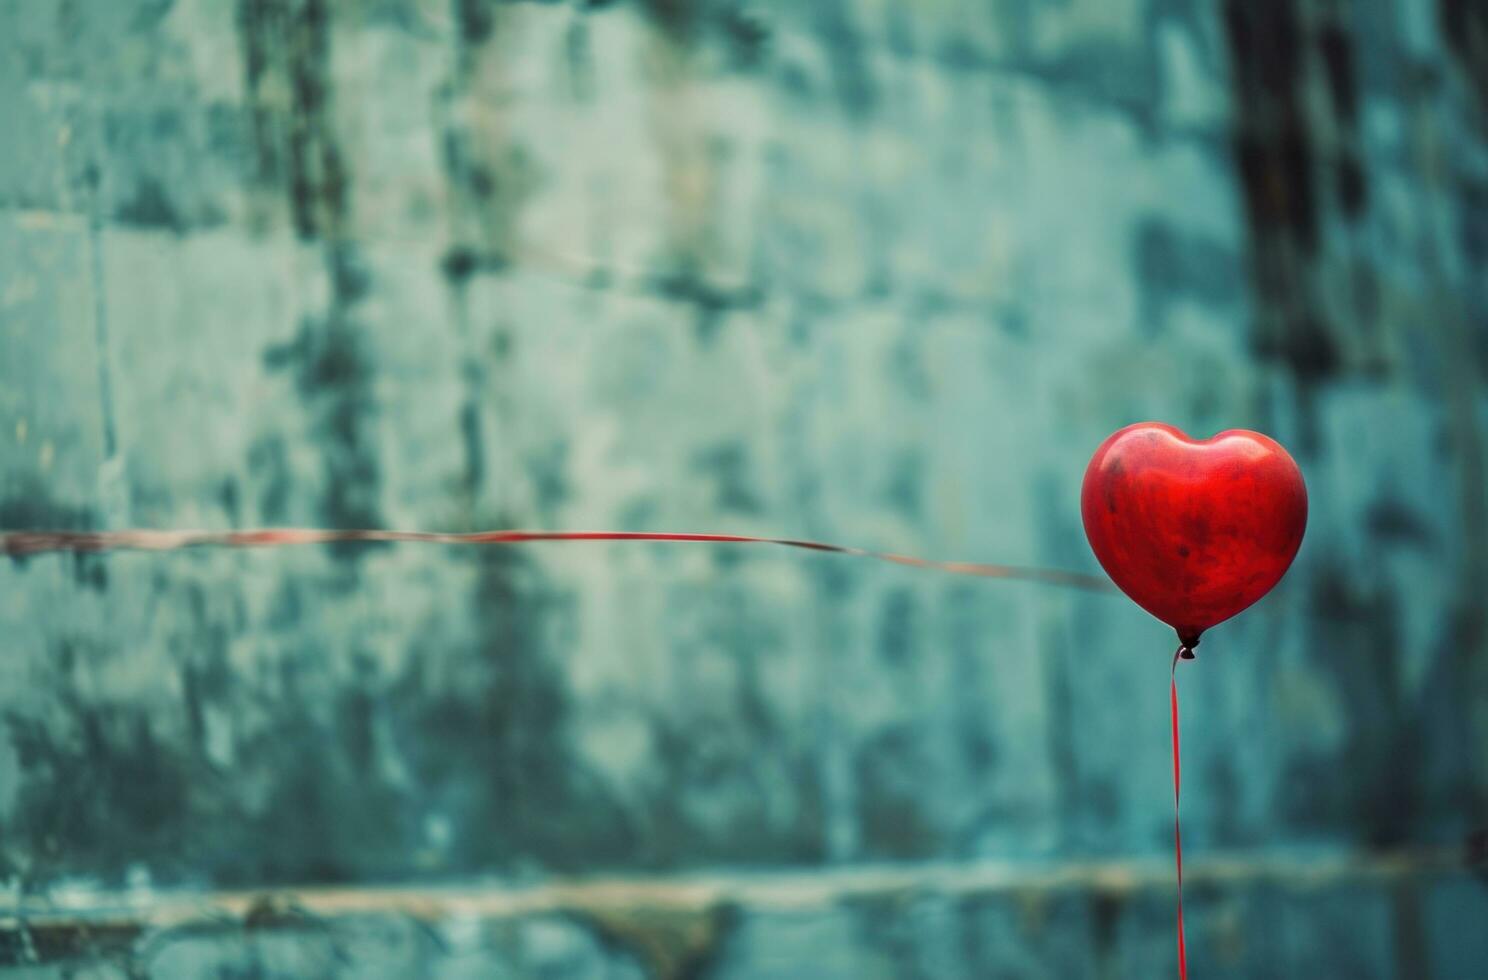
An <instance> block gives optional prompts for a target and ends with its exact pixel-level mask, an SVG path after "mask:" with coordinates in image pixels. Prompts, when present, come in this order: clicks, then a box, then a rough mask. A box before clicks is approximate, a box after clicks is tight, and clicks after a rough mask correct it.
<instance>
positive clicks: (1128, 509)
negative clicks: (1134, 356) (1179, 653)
mask: <svg viewBox="0 0 1488 980" xmlns="http://www.w3.org/2000/svg"><path fill="white" fill-rule="evenodd" d="M1080 514H1081V517H1082V518H1083V519H1084V522H1085V536H1086V537H1087V538H1089V539H1090V547H1091V549H1092V550H1094V551H1095V557H1096V558H1097V559H1099V561H1100V563H1101V567H1102V568H1104V569H1105V570H1106V574H1108V575H1110V576H1111V579H1112V581H1114V582H1115V583H1116V584H1117V586H1119V587H1120V588H1121V591H1122V592H1125V593H1126V594H1127V595H1128V596H1130V597H1131V599H1132V601H1133V602H1135V603H1136V604H1137V605H1139V606H1141V607H1142V608H1143V609H1145V610H1147V611H1148V612H1150V613H1151V614H1152V615H1154V616H1156V617H1157V618H1158V619H1160V620H1162V621H1163V622H1165V623H1167V624H1168V625H1169V626H1171V627H1173V628H1174V629H1175V630H1177V631H1178V637H1179V640H1180V642H1182V643H1183V645H1184V646H1185V647H1193V646H1196V645H1197V644H1198V642H1199V635H1200V634H1202V633H1203V632H1204V630H1206V629H1208V628H1209V627H1211V626H1213V625H1214V624H1216V623H1220V622H1223V621H1224V620H1226V619H1229V618H1230V617H1231V616H1233V615H1235V614H1236V613H1238V612H1240V611H1241V610H1242V609H1244V608H1246V607H1247V606H1249V605H1250V604H1251V603H1253V602H1255V601H1256V600H1257V599H1259V598H1260V597H1261V596H1263V595H1265V594H1266V593H1267V592H1269V591H1271V587H1272V586H1274V585H1275V584H1276V583H1277V582H1278V581H1280V580H1281V577H1282V575H1284V574H1286V570H1287V568H1288V567H1289V566H1290V565H1291V564H1292V558H1293V557H1295V556H1296V554H1297V549H1298V547H1300V546H1301V544H1302V532H1303V530H1304V529H1305V528H1306V526H1307V487H1306V486H1305V485H1304V484H1303V482H1302V471H1301V470H1299V469H1298V468H1297V464H1296V462H1295V461H1293V459H1292V457H1291V456H1290V455H1288V454H1287V451H1286V450H1285V449H1283V448H1282V447H1281V446H1280V445H1278V444H1277V443H1276V442H1275V441H1274V440H1272V439H1269V438H1267V437H1266V436H1263V435H1261V434H1260V433H1258V432H1249V431H1246V430H1244V429H1231V430H1229V431H1228V432H1221V433H1220V434H1219V435H1217V436H1214V437H1213V438H1211V439H1204V440H1202V441H1198V440H1194V439H1190V438H1189V437H1188V436H1186V435H1184V434H1183V433H1182V432H1181V431H1179V430H1178V429H1175V428H1174V427H1173V426H1171V425H1163V424H1162V423H1160V422H1142V423H1140V424H1138V425H1129V426H1127V427H1126V428H1124V429H1121V430H1120V431H1118V432H1116V433H1114V434H1113V435H1111V436H1110V438H1108V439H1107V440H1106V441H1105V442H1103V443H1101V446H1100V448H1099V449H1097V450H1096V451H1095V455H1094V456H1093V457H1091V460H1090V466H1089V467H1088V468H1087V469H1086V470H1085V482H1084V485H1083V486H1082V487H1081V489H1080Z"/></svg>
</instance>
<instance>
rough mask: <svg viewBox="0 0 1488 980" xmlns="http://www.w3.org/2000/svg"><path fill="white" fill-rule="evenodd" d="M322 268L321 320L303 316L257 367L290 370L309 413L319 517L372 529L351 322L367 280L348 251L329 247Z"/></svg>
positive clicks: (361, 376) (364, 371)
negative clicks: (319, 485)
mask: <svg viewBox="0 0 1488 980" xmlns="http://www.w3.org/2000/svg"><path fill="white" fill-rule="evenodd" d="M326 262H327V275H328V277H329V279H330V281H331V286H332V290H331V304H330V308H329V310H328V311H327V312H326V314H325V316H323V317H309V318H306V320H305V321H304V322H303V323H302V324H301V326H300V332H299V334H298V336H297V337H296V338H295V339H294V340H293V341H292V342H290V343H289V344H285V345H281V346H279V347H274V348H271V349H270V350H268V351H266V352H265V354H264V362H265V365H266V366H267V367H269V368H270V369H271V370H280V369H288V370H290V371H292V372H293V375H294V379H295V384H296V386H297V387H298V389H299V391H300V394H301V396H302V397H303V399H304V403H305V405H306V406H307V407H308V408H309V410H310V412H311V413H312V417H313V420H314V423H313V424H314V432H315V437H316V438H315V445H316V446H317V448H319V449H320V452H321V462H322V477H323V483H324V487H323V489H322V494H321V499H320V505H319V512H320V519H321V520H323V521H324V522H325V524H326V526H327V527H334V528H364V527H380V526H381V525H382V517H381V510H380V507H379V505H378V497H379V494H380V491H381V482H382V481H381V464H380V461H379V458H378V452H377V409H376V401H375V398H374V396H373V391H372V384H373V382H372V364H373V360H372V357H371V355H370V354H369V353H368V351H367V349H366V345H365V341H364V338H363V331H362V328H361V326H360V325H359V324H358V323H357V322H356V320H355V317H354V309H355V307H356V305H357V304H358V303H359V302H360V301H361V299H362V298H363V296H364V295H365V294H366V292H367V290H368V288H369V282H368V278H367V274H366V271H365V270H364V269H363V268H362V266H361V264H360V260H359V257H358V256H357V253H356V251H355V249H353V248H352V247H351V246H350V245H335V246H329V247H328V248H327V252H326ZM266 502H268V501H266ZM364 550H365V549H364V548H363V547H362V546H359V545H354V544H351V545H345V546H340V547H336V546H333V553H335V554H337V555H339V556H343V557H345V556H350V555H354V554H360V553H362V552H363V551H364Z"/></svg>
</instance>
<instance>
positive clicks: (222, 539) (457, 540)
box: [0, 528, 1113, 592]
mask: <svg viewBox="0 0 1488 980" xmlns="http://www.w3.org/2000/svg"><path fill="white" fill-rule="evenodd" d="M352 541H359V542H393V541H404V542H423V543H426V544H447V545H472V544H521V543H523V542H531V541H691V542H702V543H706V544H770V545H780V546H783V547H786V548H804V549H806V550H808V551H826V552H831V553H834V554H840V555H856V556H858V557H862V558H874V559H877V560H878V561H887V562H893V563H894V564H896V565H908V566H910V567H912V568H928V569H934V570H936V571H941V572H950V573H951V574H953V575H976V576H980V577H982V578H1006V579H1019V580H1022V581H1025V582H1042V583H1044V584H1045V585H1060V586H1065V587H1067V588H1074V589H1086V590H1089V591H1093V592H1111V591H1113V589H1112V586H1111V583H1110V582H1109V581H1107V580H1106V579H1105V578H1103V577H1101V576H1098V575H1084V574H1081V573H1080V572H1067V571H1063V570H1061V569H1057V568H1034V567H1028V566H1020V565H985V564H979V563H976V562H965V561H934V560H931V559H928V558H912V557H910V556H908V555H896V554H893V553H891V552H887V551H870V550H868V549H866V548H852V547H848V546H846V545H840V544H823V543H822V542H819V541H802V540H799V539H796V538H757V537H751V536H748V535H743V534H677V533H671V532H660V531H476V532H473V533H469V534H447V533H443V532H439V531H379V530H367V531H355V530H324V529H319V528H261V529H255V530H244V531H148V530H130V531H0V554H6V555H10V556H11V557H21V556H26V555H35V554H41V553H43V552H49V551H90V552H91V551H120V550H130V551H175V550H178V549H181V548H200V547H208V546H217V547H228V548H264V547H276V546H283V545H306V544H332V543H340V542H352Z"/></svg>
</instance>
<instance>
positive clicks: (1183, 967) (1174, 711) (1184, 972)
mask: <svg viewBox="0 0 1488 980" xmlns="http://www.w3.org/2000/svg"><path fill="white" fill-rule="evenodd" d="M1183 650H1184V648H1183V647H1181V646H1180V647H1179V648H1178V649H1177V651H1176V652H1174V654H1173V666H1172V668H1171V669H1170V670H1169V671H1168V707H1169V713H1170V714H1171V715H1172V719H1173V854H1174V857H1175V859H1176V861H1177V865H1178V976H1179V978H1180V980H1188V952H1187V950H1186V949H1185V947H1184V945H1183V831H1182V828H1181V826H1180V824H1179V816H1178V789H1179V786H1180V785H1181V782H1182V777H1181V773H1182V766H1181V765H1180V764H1179V761H1178V756H1179V752H1178V658H1179V657H1181V656H1182V655H1183Z"/></svg>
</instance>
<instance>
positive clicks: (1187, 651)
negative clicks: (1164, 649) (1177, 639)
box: [1178, 644, 1194, 660]
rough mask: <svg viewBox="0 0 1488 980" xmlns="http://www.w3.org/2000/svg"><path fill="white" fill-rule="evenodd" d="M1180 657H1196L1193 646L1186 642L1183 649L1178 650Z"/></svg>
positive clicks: (1180, 658)
mask: <svg viewBox="0 0 1488 980" xmlns="http://www.w3.org/2000/svg"><path fill="white" fill-rule="evenodd" d="M1178 659H1179V660H1192V659H1194V652H1193V649H1192V648H1191V647H1189V646H1188V645H1187V644H1185V645H1184V647H1183V649H1182V650H1179V651H1178Z"/></svg>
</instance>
